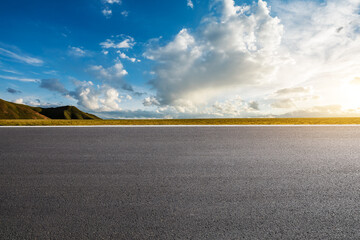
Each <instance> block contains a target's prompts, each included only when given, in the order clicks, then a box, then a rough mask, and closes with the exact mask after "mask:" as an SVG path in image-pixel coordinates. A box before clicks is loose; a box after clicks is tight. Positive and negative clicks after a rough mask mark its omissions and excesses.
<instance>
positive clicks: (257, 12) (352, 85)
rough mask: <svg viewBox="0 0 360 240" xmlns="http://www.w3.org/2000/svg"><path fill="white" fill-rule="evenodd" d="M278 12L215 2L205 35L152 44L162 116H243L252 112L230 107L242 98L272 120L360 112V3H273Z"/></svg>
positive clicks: (190, 32)
mask: <svg viewBox="0 0 360 240" xmlns="http://www.w3.org/2000/svg"><path fill="white" fill-rule="evenodd" d="M271 9H272V13H271V14H270V7H268V5H267V3H266V2H265V1H264V0H259V1H258V2H257V3H253V4H252V5H241V6H237V5H236V4H235V1H234V0H214V1H212V3H211V13H210V14H209V15H208V16H206V17H204V18H203V20H202V21H201V23H200V24H199V27H198V28H196V29H186V28H184V29H182V30H181V31H180V32H179V33H178V34H177V35H176V36H175V37H174V38H173V39H172V40H171V41H170V42H168V43H166V44H159V41H149V42H150V44H149V47H148V49H147V51H146V52H145V53H144V56H145V57H147V58H148V59H151V60H154V61H155V67H154V68H153V70H152V71H153V72H154V73H155V74H154V75H153V80H152V81H151V84H152V85H153V87H154V89H155V91H156V100H157V101H158V102H159V103H160V106H159V108H163V107H165V106H171V107H173V109H176V111H179V112H180V113H192V114H195V115H196V114H198V115H199V116H200V115H201V114H203V113H206V112H207V111H209V114H210V115H211V113H212V112H213V113H215V114H225V115H226V112H230V111H227V110H234V111H235V112H236V111H237V112H238V113H241V114H243V116H244V115H246V114H247V112H248V110H245V111H243V109H240V108H239V105H237V106H238V108H237V110H235V109H233V108H231V107H230V106H229V102H231V101H232V100H231V99H233V98H234V96H235V95H240V96H241V97H242V98H243V99H247V100H244V101H245V102H246V103H243V105H242V106H244V107H245V106H247V107H248V108H249V109H253V111H255V110H257V109H259V106H261V114H264V115H266V116H271V115H279V114H283V113H286V111H289V110H291V109H295V108H296V109H298V112H301V111H306V112H309V111H308V109H311V108H312V107H313V106H322V105H329V104H330V105H341V106H342V107H343V108H344V109H346V108H348V109H350V108H351V109H357V108H358V107H360V97H359V94H358V90H359V89H358V85H357V84H356V83H357V82H360V81H357V79H358V78H359V74H358V69H360V62H359V61H358V59H359V58H360V28H359V26H360V15H359V12H360V1H359V0H344V1H339V0H325V1H323V2H319V1H312V0H307V1H300V0H298V1H285V0H272V1H271ZM309 9H311V11H309ZM274 16H276V17H274ZM234 104H235V103H234ZM235 105H236V104H235ZM214 106H215V108H214ZM220 108H221V109H222V110H221V111H220V110H219V109H220ZM209 109H210V110H209ZM214 109H215V110H214ZM219 111H220V112H222V113H220V112H219Z"/></svg>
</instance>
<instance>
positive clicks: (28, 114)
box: [0, 99, 48, 119]
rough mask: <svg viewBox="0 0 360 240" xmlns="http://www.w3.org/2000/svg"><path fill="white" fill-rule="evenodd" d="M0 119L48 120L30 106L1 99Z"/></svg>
mask: <svg viewBox="0 0 360 240" xmlns="http://www.w3.org/2000/svg"><path fill="white" fill-rule="evenodd" d="M0 119H48V117H46V116H44V115H42V114H40V113H38V112H37V111H34V109H32V108H31V107H29V106H26V105H23V104H16V103H12V102H7V101H4V100H2V99H0Z"/></svg>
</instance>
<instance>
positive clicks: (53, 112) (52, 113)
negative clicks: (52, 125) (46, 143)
mask: <svg viewBox="0 0 360 240" xmlns="http://www.w3.org/2000/svg"><path fill="white" fill-rule="evenodd" d="M32 109H34V110H35V111H37V112H38V113H40V114H42V115H44V116H46V117H48V118H50V119H94V120H95V119H100V118H99V117H97V116H95V115H93V114H90V113H85V112H82V111H80V110H79V109H78V108H76V107H74V106H64V107H56V108H39V107H33V108H32Z"/></svg>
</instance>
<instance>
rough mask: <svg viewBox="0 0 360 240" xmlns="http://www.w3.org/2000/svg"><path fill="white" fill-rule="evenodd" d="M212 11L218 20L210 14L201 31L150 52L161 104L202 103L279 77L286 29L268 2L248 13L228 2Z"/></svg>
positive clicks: (181, 34)
mask: <svg viewBox="0 0 360 240" xmlns="http://www.w3.org/2000/svg"><path fill="white" fill-rule="evenodd" d="M213 9H216V10H217V11H220V16H219V17H215V15H210V16H209V17H207V18H205V19H204V20H203V24H202V25H201V27H199V28H198V29H197V30H196V31H194V32H191V31H189V30H188V29H183V30H181V31H180V32H179V33H178V34H177V35H176V37H175V38H174V40H173V41H171V42H170V43H168V44H166V45H165V46H162V47H157V48H150V49H148V50H147V51H146V52H145V54H144V56H145V57H147V58H148V59H152V60H155V61H156V62H157V63H158V64H157V66H156V67H155V68H154V71H155V73H156V77H155V79H154V80H153V81H152V84H153V86H154V87H155V89H156V90H157V96H156V97H157V99H158V101H159V102H160V103H161V104H162V105H175V106H176V105H183V104H184V103H186V104H187V105H192V104H201V103H204V102H206V101H207V100H208V99H209V98H211V97H213V96H216V95H220V94H221V93H224V92H226V91H227V90H228V89H231V88H234V87H237V86H241V85H249V84H261V83H263V82H267V81H269V80H271V79H272V78H273V76H274V74H275V73H276V71H277V68H278V65H279V64H280V63H281V59H280V57H279V54H278V52H279V51H280V49H279V46H280V43H281V36H282V33H283V26H282V25H281V24H280V20H279V19H278V18H276V17H272V16H270V12H269V9H268V8H267V5H266V3H265V2H264V1H261V0H260V1H259V2H258V4H255V5H254V6H252V8H249V9H248V8H246V7H239V6H235V5H234V1H231V0H230V1H229V0H225V1H222V2H219V3H218V5H216V8H215V7H213ZM246 9H248V10H246Z"/></svg>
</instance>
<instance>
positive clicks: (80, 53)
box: [68, 46, 87, 57]
mask: <svg viewBox="0 0 360 240" xmlns="http://www.w3.org/2000/svg"><path fill="white" fill-rule="evenodd" d="M68 53H69V55H71V56H75V57H84V56H86V54H87V53H86V51H85V50H83V49H82V48H81V47H71V46H69V50H68Z"/></svg>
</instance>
